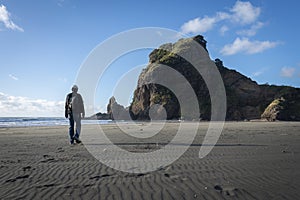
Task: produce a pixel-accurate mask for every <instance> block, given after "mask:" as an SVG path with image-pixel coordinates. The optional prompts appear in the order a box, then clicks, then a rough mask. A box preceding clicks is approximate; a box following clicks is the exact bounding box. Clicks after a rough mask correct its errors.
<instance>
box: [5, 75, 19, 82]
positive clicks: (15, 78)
mask: <svg viewBox="0 0 300 200" xmlns="http://www.w3.org/2000/svg"><path fill="white" fill-rule="evenodd" d="M8 76H9V77H10V78H11V79H13V80H15V81H18V80H19V78H18V77H16V76H14V75H12V74H9V75H8Z"/></svg>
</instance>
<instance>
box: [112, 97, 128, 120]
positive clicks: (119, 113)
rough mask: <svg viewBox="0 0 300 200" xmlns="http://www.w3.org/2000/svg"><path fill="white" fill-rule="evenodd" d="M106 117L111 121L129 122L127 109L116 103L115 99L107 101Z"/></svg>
mask: <svg viewBox="0 0 300 200" xmlns="http://www.w3.org/2000/svg"><path fill="white" fill-rule="evenodd" d="M107 115H108V116H109V118H110V119H112V120H130V119H131V117H130V114H129V109H128V108H127V109H126V108H124V106H122V105H120V104H118V103H117V101H116V99H115V97H111V98H110V99H109V103H108V105H107Z"/></svg>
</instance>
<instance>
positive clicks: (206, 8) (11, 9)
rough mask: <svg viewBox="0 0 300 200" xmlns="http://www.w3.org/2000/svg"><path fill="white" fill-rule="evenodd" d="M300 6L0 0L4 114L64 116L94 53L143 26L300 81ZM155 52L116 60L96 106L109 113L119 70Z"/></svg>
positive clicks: (273, 80)
mask: <svg viewBox="0 0 300 200" xmlns="http://www.w3.org/2000/svg"><path fill="white" fill-rule="evenodd" d="M299 6H300V3H299V1H296V0H290V1H286V2H285V3H283V2H281V1H271V0H253V1H236V0H232V1H231V0H226V1H219V0H210V1H201V0H198V1H156V0H155V1H79V0H45V1H38V0H35V1H33V0H26V1H16V0H7V1H5V0H0V109H1V113H0V116H2V117H3V116H63V104H64V100H65V95H66V93H68V92H69V91H70V88H71V86H72V84H73V83H74V81H75V80H76V75H77V73H78V71H79V69H80V66H81V64H82V63H83V62H84V60H85V59H86V58H87V56H88V55H89V53H90V52H91V51H92V50H93V49H94V48H95V47H96V46H97V45H98V44H100V43H102V42H103V41H105V40H107V39H108V38H110V37H111V36H113V35H115V34H118V33H120V32H123V31H127V30H130V29H134V28H142V27H161V28H168V29H173V30H176V31H180V32H182V33H184V34H187V35H188V36H194V35H197V34H202V35H204V37H205V39H206V40H207V41H208V44H207V48H208V50H209V53H210V57H211V58H212V59H215V58H220V59H221V60H223V63H224V65H225V66H227V67H229V68H232V69H235V70H237V71H239V72H241V73H243V74H244V75H246V76H248V77H250V78H251V79H253V80H255V81H257V82H258V83H261V84H262V83H269V84H276V85H290V86H295V87H300V58H299V50H300V49H299V48H300V40H299V38H298V36H299V35H300V28H299V21H298V19H299V17H300V16H299V15H300V14H299V11H298V8H299ZM150 51H151V50H149V49H145V50H142V51H139V52H134V53H131V54H128V55H127V56H126V55H125V56H122V57H121V58H120V59H119V60H116V62H114V63H113V64H112V66H113V67H112V68H111V72H110V73H109V74H114V76H112V77H109V76H107V77H106V78H105V79H104V80H103V82H100V83H99V84H104V87H103V85H102V87H101V88H106V89H102V90H101V91H97V95H96V97H95V102H96V104H97V105H95V106H96V107H97V109H98V110H100V111H105V109H106V105H107V103H108V98H109V97H110V96H111V94H112V88H113V86H114V85H115V81H117V79H118V76H119V77H120V76H122V73H126V71H128V70H130V69H131V68H134V67H136V66H138V65H143V64H145V63H147V62H148V54H149V52H150ZM132 81H134V82H135V81H136V78H135V79H134V78H133V79H132ZM105 84H106V85H105ZM79 92H80V86H79ZM127 100H128V99H127ZM128 101H130V99H129V100H128ZM128 101H127V102H126V101H123V100H121V103H123V104H126V103H128Z"/></svg>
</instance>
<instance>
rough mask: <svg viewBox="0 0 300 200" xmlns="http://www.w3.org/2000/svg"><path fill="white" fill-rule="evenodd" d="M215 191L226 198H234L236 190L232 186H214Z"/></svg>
mask: <svg viewBox="0 0 300 200" xmlns="http://www.w3.org/2000/svg"><path fill="white" fill-rule="evenodd" d="M214 188H215V190H218V191H219V192H220V193H222V194H225V195H227V196H236V195H237V194H236V193H237V191H238V189H237V188H235V187H232V186H221V185H215V187H214Z"/></svg>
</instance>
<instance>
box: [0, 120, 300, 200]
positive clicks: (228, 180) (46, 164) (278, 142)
mask: <svg viewBox="0 0 300 200" xmlns="http://www.w3.org/2000/svg"><path fill="white" fill-rule="evenodd" d="M187 124H188V123H187ZM123 126H124V127H123V128H127V129H129V130H128V131H130V128H131V125H130V124H124V125H123ZM138 126H139V127H140V128H139V129H138V131H139V132H138V133H136V134H143V132H144V130H145V127H146V126H147V124H145V123H140V124H139V125H138ZM154 126H155V125H154ZM178 126H179V123H167V124H166V125H165V126H164V128H163V129H162V130H161V131H160V133H158V134H156V135H154V136H152V137H150V138H146V139H136V138H132V137H128V135H126V134H124V133H123V132H122V131H121V130H120V128H119V127H118V126H117V125H115V124H107V125H103V126H101V127H102V128H103V131H104V132H105V133H106V135H107V137H108V138H109V139H110V140H111V141H112V142H114V143H115V144H116V145H118V146H119V147H120V148H122V149H124V150H128V151H131V152H136V153H141V152H144V153H145V152H153V151H156V150H158V149H161V148H163V146H164V145H166V144H167V143H168V142H169V141H170V140H171V139H172V138H173V137H174V136H175V134H176V132H177V130H178ZM207 127H208V123H207V122H203V123H202V122H201V123H200V125H199V130H198V134H197V135H196V137H195V139H194V141H193V144H192V145H191V146H190V147H189V148H188V150H187V151H186V152H185V153H184V154H183V155H182V156H181V157H180V158H179V159H178V160H176V161H175V162H174V163H172V164H170V165H168V166H162V167H158V168H157V170H155V171H153V172H142V173H127V172H122V171H118V170H115V169H113V168H110V167H107V166H106V165H104V164H102V163H101V162H99V161H98V160H97V159H95V158H94V157H93V156H92V155H91V154H90V153H89V151H87V149H86V148H85V145H75V146H71V145H69V143H68V133H67V132H68V127H67V126H59V127H27V128H0V138H1V146H0V148H1V155H0V157H1V159H0V182H1V185H0V199H300V192H299V191H300V190H299V189H300V172H299V169H300V123H299V122H274V123H273V122H272V123H268V122H228V123H226V124H225V127H224V130H223V132H222V135H221V136H220V138H219V140H218V143H217V144H216V146H215V147H214V148H213V150H212V151H211V152H210V153H209V154H208V155H207V156H206V157H205V158H202V159H200V158H199V150H200V148H201V144H202V141H203V138H204V136H205V133H206V130H207ZM91 131H92V132H96V131H99V127H98V125H85V126H83V132H82V134H85V132H91ZM185 131H186V136H187V137H189V134H190V131H191V130H189V129H188V128H187V129H186V130H185ZM152 159H153V160H152V161H149V164H151V162H153V163H155V162H157V161H156V160H155V159H156V158H152ZM127 162H131V160H129V161H128V160H127ZM132 162H133V161H132Z"/></svg>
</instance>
